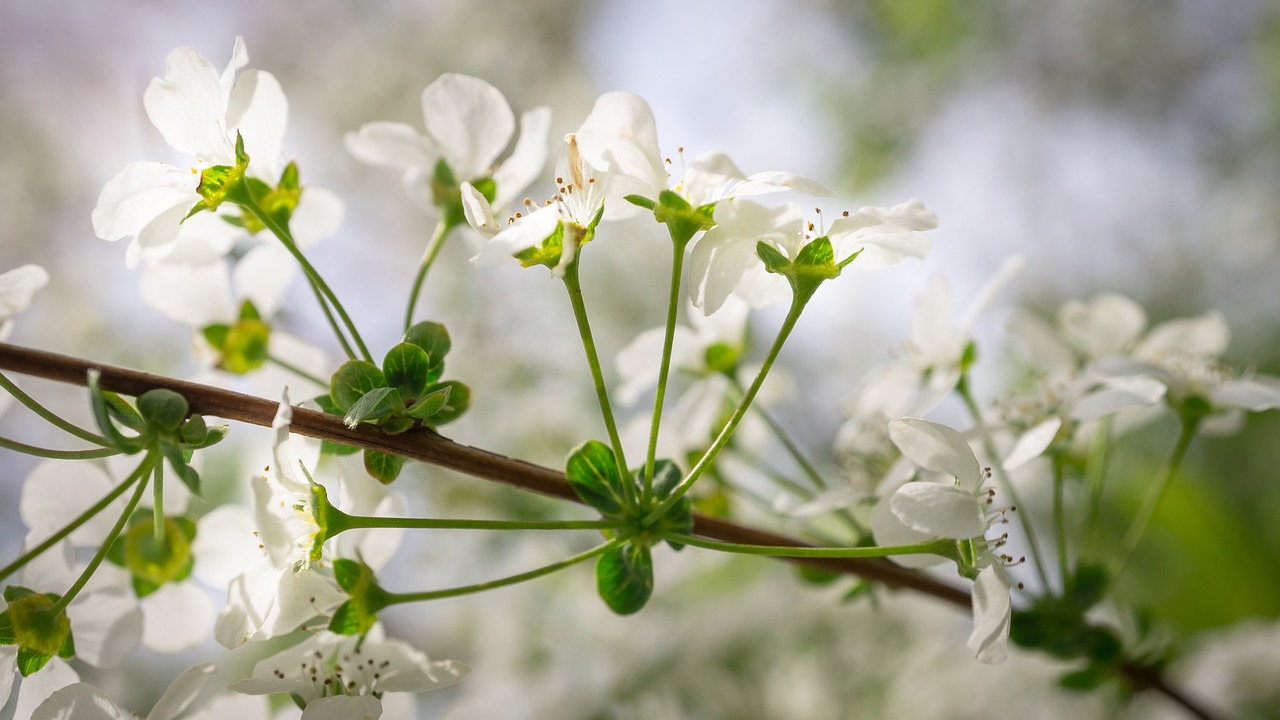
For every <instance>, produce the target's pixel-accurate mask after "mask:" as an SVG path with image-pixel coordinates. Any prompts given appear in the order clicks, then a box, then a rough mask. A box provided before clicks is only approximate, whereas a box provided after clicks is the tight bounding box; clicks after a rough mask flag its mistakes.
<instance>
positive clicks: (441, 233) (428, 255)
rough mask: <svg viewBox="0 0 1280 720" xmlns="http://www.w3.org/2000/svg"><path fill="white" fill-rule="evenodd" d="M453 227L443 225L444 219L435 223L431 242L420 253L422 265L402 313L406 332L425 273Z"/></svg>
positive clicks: (411, 322)
mask: <svg viewBox="0 0 1280 720" xmlns="http://www.w3.org/2000/svg"><path fill="white" fill-rule="evenodd" d="M452 227H453V226H451V225H448V224H447V223H445V221H444V218H441V219H440V222H438V223H436V229H435V231H434V232H433V233H431V240H430V241H429V242H428V243H427V249H426V250H425V251H423V253H422V263H421V264H420V265H419V266H418V275H417V277H415V278H414V279H413V289H412V290H410V291H409V307H408V308H406V309H405V311H404V329H405V330H408V329H409V328H410V327H411V326H412V325H413V309H414V308H415V307H417V305H418V295H419V294H420V293H421V292H422V284H423V283H424V282H425V281H426V279H427V271H428V270H430V269H431V266H432V265H433V264H435V261H436V256H437V255H439V254H440V248H442V247H444V240H445V238H447V237H448V236H449V230H451V229H452Z"/></svg>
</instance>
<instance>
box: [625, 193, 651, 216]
mask: <svg viewBox="0 0 1280 720" xmlns="http://www.w3.org/2000/svg"><path fill="white" fill-rule="evenodd" d="M622 199H623V200H626V201H627V202H629V203H631V204H632V205H635V206H637V207H642V208H644V209H645V210H648V211H650V212H652V211H653V209H654V208H655V207H657V205H658V204H657V203H655V202H654V201H652V200H650V199H649V198H647V197H645V196H643V195H627V196H625V197H623V198H622Z"/></svg>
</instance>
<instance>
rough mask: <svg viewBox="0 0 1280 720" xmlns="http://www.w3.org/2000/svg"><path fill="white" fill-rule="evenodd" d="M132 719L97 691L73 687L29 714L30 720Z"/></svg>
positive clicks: (89, 686)
mask: <svg viewBox="0 0 1280 720" xmlns="http://www.w3.org/2000/svg"><path fill="white" fill-rule="evenodd" d="M134 717H135V716H134V715H133V713H130V712H127V711H125V710H123V709H121V708H120V706H119V705H116V704H115V703H114V702H113V701H112V700H111V698H109V697H107V696H106V695H105V694H104V693H103V692H102V691H101V690H99V689H98V688H96V687H94V686H92V685H90V684H88V683H75V684H72V685H68V686H66V687H64V688H62V689H61V690H58V691H57V692H54V693H53V694H51V695H50V696H49V697H48V698H46V699H45V701H44V702H42V703H40V706H39V707H37V708H36V709H35V711H34V712H32V713H31V716H30V720H133V718H134Z"/></svg>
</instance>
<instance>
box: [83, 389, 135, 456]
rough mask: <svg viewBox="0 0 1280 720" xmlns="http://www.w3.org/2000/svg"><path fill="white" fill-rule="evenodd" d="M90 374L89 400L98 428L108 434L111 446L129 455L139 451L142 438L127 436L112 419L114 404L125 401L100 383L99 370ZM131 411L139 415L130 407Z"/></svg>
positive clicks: (105, 434)
mask: <svg viewBox="0 0 1280 720" xmlns="http://www.w3.org/2000/svg"><path fill="white" fill-rule="evenodd" d="M88 375H89V379H88V385H89V402H90V405H91V407H92V408H93V419H94V420H95V421H96V422H97V424H98V430H100V431H101V432H102V434H103V435H104V436H106V438H107V440H109V441H110V442H111V446H112V447H114V448H116V449H117V450H120V451H122V452H124V453H127V454H129V455H133V454H134V453H137V452H138V451H139V450H141V449H142V446H143V441H142V439H141V438H136V437H132V438H130V437H125V436H124V435H123V434H122V433H121V432H120V430H119V428H117V427H116V423H115V420H113V419H112V415H113V414H114V413H113V412H112V407H113V404H114V403H121V404H123V403H124V401H123V400H121V399H120V398H119V397H118V396H117V395H116V394H115V393H109V392H106V391H105V390H103V389H102V388H101V387H100V386H99V385H98V378H99V377H100V374H99V372H98V371H97V370H90V371H89V373H88ZM125 407H127V408H129V406H128V405H127V404H125ZM129 412H131V413H133V414H134V416H136V415H137V413H136V412H134V411H133V408H129ZM137 420H138V427H139V428H140V427H142V425H143V423H142V419H141V418H137Z"/></svg>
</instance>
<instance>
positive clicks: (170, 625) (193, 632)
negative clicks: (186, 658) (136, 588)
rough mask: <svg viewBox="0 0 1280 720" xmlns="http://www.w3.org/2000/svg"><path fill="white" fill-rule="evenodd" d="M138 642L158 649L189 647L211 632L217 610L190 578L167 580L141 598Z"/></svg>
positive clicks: (169, 651) (198, 642)
mask: <svg viewBox="0 0 1280 720" xmlns="http://www.w3.org/2000/svg"><path fill="white" fill-rule="evenodd" d="M142 609H143V613H142V644H143V645H146V646H147V647H149V648H151V649H152V650H155V651H156V652H160V653H176V652H181V651H183V650H189V649H191V648H193V647H196V646H197V645H199V644H200V643H202V642H204V640H205V638H207V637H209V635H210V634H211V633H212V632H213V621H214V618H215V616H216V615H217V611H216V609H215V608H214V606H213V600H212V599H211V598H210V597H209V593H207V592H205V591H204V590H203V589H202V588H200V587H198V586H197V585H196V584H195V583H193V582H180V583H169V584H167V585H164V586H163V587H161V588H160V589H159V590H156V591H155V592H153V593H151V594H150V595H148V596H146V597H145V598H142Z"/></svg>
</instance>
